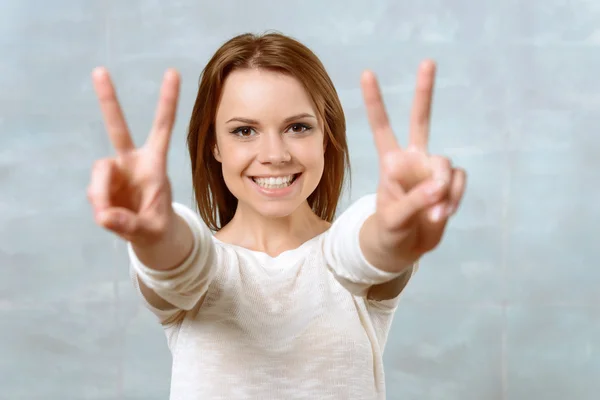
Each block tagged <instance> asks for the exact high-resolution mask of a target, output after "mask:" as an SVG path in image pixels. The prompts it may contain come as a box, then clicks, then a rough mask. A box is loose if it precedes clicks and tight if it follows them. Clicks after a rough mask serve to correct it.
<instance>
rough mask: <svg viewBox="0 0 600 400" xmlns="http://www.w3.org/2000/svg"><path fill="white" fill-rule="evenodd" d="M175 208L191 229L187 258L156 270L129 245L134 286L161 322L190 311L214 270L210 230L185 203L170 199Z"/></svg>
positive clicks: (215, 269) (213, 250) (208, 283)
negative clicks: (191, 238) (191, 246)
mask: <svg viewBox="0 0 600 400" xmlns="http://www.w3.org/2000/svg"><path fill="white" fill-rule="evenodd" d="M173 208H174V210H175V212H176V213H177V214H178V215H179V216H181V217H182V218H183V219H184V221H186V223H187V224H188V226H189V227H190V229H191V230H192V233H193V237H194V244H193V248H192V251H191V253H190V255H189V256H188V258H187V259H186V260H184V262H183V263H182V264H181V265H179V266H178V267H176V268H174V269H172V270H168V271H157V270H154V269H151V268H149V267H147V266H146V265H144V264H142V262H140V260H139V259H138V257H137V256H136V254H135V252H134V251H133V248H132V246H131V244H129V245H128V252H129V258H130V272H131V276H132V279H133V283H134V287H135V288H136V290H137V291H138V292H139V294H141V296H142V298H143V300H144V301H145V305H146V307H148V308H149V309H150V310H151V311H152V312H153V313H154V314H156V315H157V316H158V317H159V319H160V320H161V322H162V323H165V322H167V321H169V320H170V319H172V317H173V316H174V315H175V314H177V313H179V312H180V311H189V310H191V309H192V308H193V307H194V306H195V305H196V304H197V303H198V301H200V299H201V298H202V296H203V295H204V294H205V293H206V291H207V289H208V286H209V285H210V283H211V282H212V280H213V279H214V277H215V275H216V273H217V267H218V266H217V265H216V262H215V259H216V256H215V246H214V242H213V240H212V233H211V232H210V230H209V229H208V227H207V226H206V225H205V224H203V223H202V221H201V220H200V218H199V216H198V215H197V214H196V213H195V212H193V211H192V210H191V209H189V208H187V207H185V206H184V205H181V204H178V203H173Z"/></svg>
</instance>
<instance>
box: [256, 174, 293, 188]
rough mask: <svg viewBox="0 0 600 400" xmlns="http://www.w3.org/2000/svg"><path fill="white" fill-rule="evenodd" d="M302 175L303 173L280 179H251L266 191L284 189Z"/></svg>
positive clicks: (279, 177) (280, 177)
mask: <svg viewBox="0 0 600 400" xmlns="http://www.w3.org/2000/svg"><path fill="white" fill-rule="evenodd" d="M300 175H301V173H298V174H291V175H287V176H278V177H272V176H271V177H252V178H251V179H252V180H253V181H254V183H256V184H257V185H258V186H260V187H261V188H264V189H283V188H286V187H288V186H290V185H291V184H292V183H294V181H295V180H296V179H298V177H299V176H300Z"/></svg>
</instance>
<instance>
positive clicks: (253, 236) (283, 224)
mask: <svg viewBox="0 0 600 400" xmlns="http://www.w3.org/2000/svg"><path fill="white" fill-rule="evenodd" d="M328 228H329V223H328V222H326V221H323V220H322V219H321V218H319V217H318V216H317V215H316V214H315V213H314V212H313V211H312V210H311V208H310V206H309V205H308V203H307V202H305V203H303V204H302V205H301V206H300V207H298V209H296V210H295V211H294V212H293V213H292V214H291V215H288V216H286V217H273V218H270V217H265V216H263V215H260V214H258V213H256V212H255V211H253V210H249V209H248V208H246V207H244V206H243V205H241V204H239V205H238V208H237V209H236V212H235V215H234V216H233V219H232V220H231V221H230V222H229V223H228V224H227V225H226V226H225V227H223V229H221V230H220V231H219V232H217V234H216V237H217V238H218V239H219V240H221V241H223V242H226V243H230V244H235V245H237V246H241V247H244V248H247V249H250V250H254V251H260V252H264V253H267V254H269V255H271V256H277V255H278V254H281V253H282V252H284V251H286V250H291V249H295V248H297V247H298V246H300V245H301V244H302V243H304V242H306V241H308V240H310V239H312V238H314V237H315V236H317V235H319V234H321V233H323V232H324V231H326V230H327V229H328Z"/></svg>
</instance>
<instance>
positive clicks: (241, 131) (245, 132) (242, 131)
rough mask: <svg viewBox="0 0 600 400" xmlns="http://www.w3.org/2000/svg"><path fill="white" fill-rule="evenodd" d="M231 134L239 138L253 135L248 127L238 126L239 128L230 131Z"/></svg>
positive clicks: (252, 131)
mask: <svg viewBox="0 0 600 400" xmlns="http://www.w3.org/2000/svg"><path fill="white" fill-rule="evenodd" d="M231 133H233V134H234V135H237V136H241V137H248V136H252V135H253V133H254V130H253V129H252V128H251V127H249V126H240V127H239V128H235V129H234V130H232V131H231Z"/></svg>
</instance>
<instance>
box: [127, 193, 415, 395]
mask: <svg viewBox="0 0 600 400" xmlns="http://www.w3.org/2000/svg"><path fill="white" fill-rule="evenodd" d="M174 206H175V210H176V212H177V213H178V214H179V215H181V216H182V217H183V218H184V219H185V220H186V221H187V223H188V224H189V226H190V227H191V229H192V231H193V233H194V237H195V242H194V248H193V250H192V253H191V255H190V257H189V259H187V260H186V261H185V262H184V263H183V264H182V265H181V266H180V267H178V268H176V269H174V270H171V271H155V270H152V269H150V268H148V267H146V266H144V265H142V263H141V262H140V261H139V260H138V259H137V257H136V256H135V254H134V252H133V251H132V249H131V246H129V256H130V258H131V272H132V278H133V282H134V286H135V288H136V290H137V291H138V293H139V294H140V296H141V297H142V299H143V300H144V304H145V306H146V307H147V308H148V309H150V310H151V311H152V312H153V313H154V314H156V316H157V317H158V318H159V320H160V322H161V323H162V325H163V326H164V329H165V332H166V335H167V339H168V344H169V348H170V350H171V353H172V356H173V364H172V376H171V396H170V398H171V399H172V400H200V399H202V400H204V399H286V400H287V399H315V400H316V399H319V400H325V399H384V398H385V380H384V372H383V361H382V354H383V349H384V346H385V343H386V339H387V335H388V331H389V329H390V325H391V323H392V317H393V313H394V311H395V309H396V306H397V301H398V297H396V298H395V299H392V300H386V301H374V300H370V299H367V298H366V293H367V290H368V289H369V287H370V286H371V285H374V284H378V283H383V282H386V281H389V280H391V279H393V278H395V277H397V276H398V274H391V273H387V272H384V271H382V270H379V269H377V268H375V267H374V266H372V265H370V264H369V263H368V262H367V261H366V260H365V258H364V256H363V254H362V252H361V250H360V246H359V230H360V227H361V226H362V224H363V222H364V221H365V219H366V218H367V217H368V216H369V215H371V214H372V213H373V212H374V210H375V196H374V195H369V196H365V197H363V198H361V199H360V200H358V201H357V202H355V203H354V204H353V205H352V206H350V207H349V208H348V209H347V210H346V211H345V212H344V213H342V215H341V216H340V217H339V218H338V219H337V220H336V221H335V222H334V223H333V224H332V226H331V227H330V228H329V230H327V231H326V232H325V233H322V234H321V235H318V236H317V237H315V238H313V239H311V240H309V241H307V242H305V243H304V244H302V245H301V246H300V247H298V248H296V249H293V250H289V251H286V252H284V253H282V254H280V255H279V256H277V257H270V256H268V255H267V254H265V253H261V252H257V251H251V250H248V249H244V248H242V247H239V246H235V245H230V244H226V243H223V242H221V241H219V240H218V239H216V238H215V237H214V236H213V235H212V232H211V231H210V230H209V229H208V228H207V227H206V225H205V224H204V223H203V222H202V221H201V220H200V218H199V216H198V215H197V214H196V213H194V212H193V211H191V210H190V209H188V208H186V207H184V206H182V205H180V204H177V203H175V205H174ZM412 272H414V268H413V269H412V271H410V272H409V273H410V274H412ZM138 279H139V280H140V281H141V282H143V284H144V285H145V286H146V287H147V288H149V289H151V291H148V290H146V291H145V292H146V293H147V294H146V295H143V294H142V292H141V290H140V286H139V282H138ZM165 301H166V302H168V303H169V304H172V305H174V306H175V307H174V308H173V307H171V308H170V309H169V308H167V307H165V306H164V305H165V304H166V303H165ZM159 307H160V308H159ZM165 308H167V309H166V310H165Z"/></svg>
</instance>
